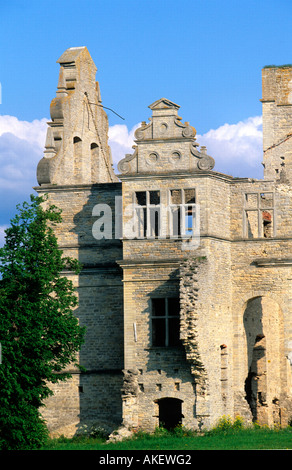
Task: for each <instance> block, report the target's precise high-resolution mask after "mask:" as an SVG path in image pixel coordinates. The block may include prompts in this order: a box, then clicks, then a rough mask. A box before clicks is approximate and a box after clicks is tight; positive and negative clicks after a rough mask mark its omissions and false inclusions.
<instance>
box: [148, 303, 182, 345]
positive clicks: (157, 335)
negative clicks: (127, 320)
mask: <svg viewBox="0 0 292 470" xmlns="http://www.w3.org/2000/svg"><path fill="white" fill-rule="evenodd" d="M179 311H180V306H179V299H178V298H156V299H151V327H152V346H162V347H168V346H178V345H179V329H180V325H179Z"/></svg>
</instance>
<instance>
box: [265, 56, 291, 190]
mask: <svg viewBox="0 0 292 470" xmlns="http://www.w3.org/2000/svg"><path fill="white" fill-rule="evenodd" d="M262 89H263V98H262V104H263V151H264V159H263V165H264V177H265V179H272V180H281V181H283V182H284V181H287V180H289V181H292V147H291V138H292V125H291V122H292V65H289V66H280V67H274V66H271V67H266V68H264V69H263V71H262Z"/></svg>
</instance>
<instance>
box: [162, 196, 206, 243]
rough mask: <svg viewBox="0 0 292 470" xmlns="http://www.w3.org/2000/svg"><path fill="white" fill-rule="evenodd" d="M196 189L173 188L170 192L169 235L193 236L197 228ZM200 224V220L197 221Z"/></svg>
mask: <svg viewBox="0 0 292 470" xmlns="http://www.w3.org/2000/svg"><path fill="white" fill-rule="evenodd" d="M196 215H197V214H196V190H195V189H194V188H191V189H171V190H170V192H169V235H170V236H171V237H186V238H189V237H191V236H192V235H193V234H194V233H195V230H196ZM197 223H198V224H199V221H197Z"/></svg>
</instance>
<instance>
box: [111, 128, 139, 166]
mask: <svg viewBox="0 0 292 470" xmlns="http://www.w3.org/2000/svg"><path fill="white" fill-rule="evenodd" d="M138 127H140V123H139V124H137V125H136V126H134V127H133V128H132V129H131V130H130V131H129V130H128V128H127V126H126V125H125V124H116V125H115V126H111V127H110V128H109V133H108V137H109V145H110V147H111V151H112V157H113V163H114V167H115V168H116V165H117V164H118V162H119V161H120V160H122V158H124V156H125V155H126V153H133V152H134V150H133V148H132V146H133V145H134V143H135V142H134V133H135V130H136V129H138Z"/></svg>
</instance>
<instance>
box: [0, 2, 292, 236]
mask: <svg viewBox="0 0 292 470" xmlns="http://www.w3.org/2000/svg"><path fill="white" fill-rule="evenodd" d="M0 44H1V54H0V82H1V88H2V102H1V104H0V239H1V227H2V231H3V228H4V227H5V226H6V225H7V224H9V220H10V218H11V217H12V216H13V214H14V212H15V205H16V204H17V203H19V202H22V201H23V200H25V199H28V197H29V194H30V193H31V192H32V190H31V187H32V186H34V185H36V179H35V168H36V165H37V162H38V161H39V159H40V158H41V156H42V149H43V145H44V135H45V129H46V121H47V120H49V119H50V116H49V106H50V102H51V100H52V98H54V96H55V92H56V86H57V80H58V72H59V65H58V64H56V60H57V59H58V58H59V57H60V56H61V54H62V53H63V52H64V51H65V50H66V49H67V48H69V47H73V46H86V47H87V48H88V50H89V52H90V54H91V56H92V58H93V60H94V62H95V64H96V66H97V68H98V72H97V76H96V79H97V80H98V81H99V84H100V87H101V95H102V100H103V104H104V106H107V107H109V108H113V109H114V110H115V111H116V112H117V113H119V114H120V115H121V116H123V117H124V118H125V120H124V121H123V120H121V119H119V118H118V117H117V116H116V115H114V114H113V113H110V112H109V124H110V133H109V136H110V143H111V146H112V151H113V158H114V161H115V162H117V161H118V160H119V159H120V158H122V156H123V152H129V148H131V139H132V136H133V129H134V128H135V126H137V125H138V123H139V122H141V121H142V120H146V121H147V120H148V118H149V116H150V110H149V109H148V106H149V104H151V103H152V102H154V101H155V100H157V99H159V98H162V97H165V98H168V99H170V100H172V101H174V102H175V103H177V104H179V105H180V106H181V109H180V113H179V114H180V116H181V117H182V118H183V120H184V121H189V122H190V124H191V125H193V126H194V127H195V128H196V130H197V134H198V136H197V140H198V142H199V144H201V145H206V146H207V149H208V153H209V154H210V155H212V156H213V157H214V158H215V160H216V167H215V169H216V170H217V171H222V172H224V173H228V174H232V175H233V176H250V177H256V178H260V177H262V168H261V165H260V162H261V158H262V155H261V145H262V144H261V112H262V109H261V103H260V101H259V100H260V98H261V69H262V67H263V66H265V65H270V64H275V65H281V64H287V63H292V49H291V44H292V2H291V0H253V1H251V0H245V1H241V0H184V1H183V2H180V1H178V0H176V1H175V0H144V1H139V0H123V1H122V0H107V1H104V0H79V1H76V0H70V1H68V0H62V1H57V0H50V1H49V2H47V1H44V0H38V1H35V0H26V1H25V0H0Z"/></svg>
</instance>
